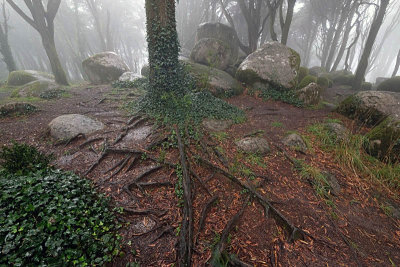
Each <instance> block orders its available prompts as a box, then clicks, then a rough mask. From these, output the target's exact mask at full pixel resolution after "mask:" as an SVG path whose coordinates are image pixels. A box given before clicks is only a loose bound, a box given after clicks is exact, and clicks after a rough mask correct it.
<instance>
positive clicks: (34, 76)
mask: <svg viewBox="0 0 400 267" xmlns="http://www.w3.org/2000/svg"><path fill="white" fill-rule="evenodd" d="M38 80H41V81H51V82H54V76H53V75H51V74H48V73H45V72H40V71H36V70H17V71H12V72H10V74H9V75H8V79H7V85H8V86H21V85H25V84H28V83H30V82H33V81H38Z"/></svg>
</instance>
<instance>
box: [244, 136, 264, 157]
mask: <svg viewBox="0 0 400 267" xmlns="http://www.w3.org/2000/svg"><path fill="white" fill-rule="evenodd" d="M236 145H237V146H238V148H239V149H240V150H242V151H244V152H246V153H257V154H261V155H264V154H267V153H269V152H270V151H271V149H270V147H269V144H268V141H267V140H265V139H264V138H260V137H246V138H243V139H242V140H240V141H238V142H236Z"/></svg>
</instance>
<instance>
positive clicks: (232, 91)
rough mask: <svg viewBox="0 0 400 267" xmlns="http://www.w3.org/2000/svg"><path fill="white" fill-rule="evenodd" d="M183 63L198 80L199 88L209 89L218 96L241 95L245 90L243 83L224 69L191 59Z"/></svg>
mask: <svg viewBox="0 0 400 267" xmlns="http://www.w3.org/2000/svg"><path fill="white" fill-rule="evenodd" d="M182 63H183V64H184V65H185V68H186V69H187V70H188V71H189V72H190V74H191V75H192V76H193V77H194V79H195V80H196V82H197V88H200V89H207V90H209V91H210V92H211V93H212V94H213V95H214V96H216V97H224V96H225V97H226V96H233V95H239V94H241V93H242V92H243V87H242V85H241V84H240V83H239V82H238V81H237V80H236V79H234V78H233V77H232V76H231V75H229V74H228V73H226V72H224V71H222V70H219V69H215V68H212V67H207V66H204V65H201V64H197V63H194V62H191V61H182Z"/></svg>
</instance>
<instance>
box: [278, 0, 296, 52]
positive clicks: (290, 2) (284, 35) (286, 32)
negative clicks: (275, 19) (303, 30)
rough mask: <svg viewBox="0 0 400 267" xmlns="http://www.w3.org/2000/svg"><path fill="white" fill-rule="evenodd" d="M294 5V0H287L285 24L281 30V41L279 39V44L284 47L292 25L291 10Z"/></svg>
mask: <svg viewBox="0 0 400 267" xmlns="http://www.w3.org/2000/svg"><path fill="white" fill-rule="evenodd" d="M295 5H296V0H288V10H287V13H286V19H285V23H284V25H283V29H282V39H281V43H282V44H284V45H286V44H287V41H288V37H289V30H290V25H291V24H292V19H293V10H294V6H295Z"/></svg>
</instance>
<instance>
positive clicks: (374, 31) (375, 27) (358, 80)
mask: <svg viewBox="0 0 400 267" xmlns="http://www.w3.org/2000/svg"><path fill="white" fill-rule="evenodd" d="M388 5H389V0H381V5H380V7H379V11H378V15H377V16H376V18H375V20H374V21H373V22H372V25H371V29H370V31H369V34H368V38H367V42H366V44H365V48H364V51H363V54H362V56H361V59H360V62H359V63H358V67H357V71H356V74H355V78H354V82H353V89H354V90H360V89H361V85H362V82H363V80H364V76H365V72H366V70H367V68H368V60H369V56H370V55H371V51H372V47H373V46H374V43H375V39H376V36H377V35H378V32H379V29H380V28H381V26H382V22H383V18H384V17H385V13H386V8H387V6H388Z"/></svg>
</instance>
